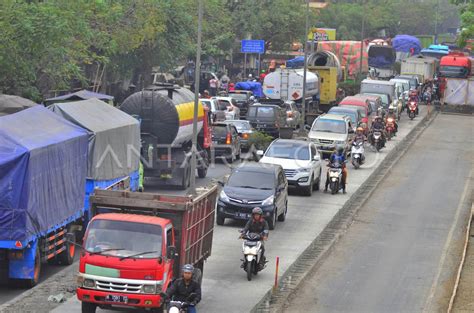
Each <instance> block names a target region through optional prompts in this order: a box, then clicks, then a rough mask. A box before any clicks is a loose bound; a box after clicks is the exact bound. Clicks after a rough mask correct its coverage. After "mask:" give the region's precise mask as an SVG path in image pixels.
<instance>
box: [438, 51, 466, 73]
mask: <svg viewBox="0 0 474 313" xmlns="http://www.w3.org/2000/svg"><path fill="white" fill-rule="evenodd" d="M471 67H472V61H471V59H470V58H469V56H467V55H464V53H462V52H450V53H449V54H448V55H446V56H444V57H442V58H441V60H440V63H439V76H440V77H443V78H467V77H468V76H469V75H470V74H471Z"/></svg>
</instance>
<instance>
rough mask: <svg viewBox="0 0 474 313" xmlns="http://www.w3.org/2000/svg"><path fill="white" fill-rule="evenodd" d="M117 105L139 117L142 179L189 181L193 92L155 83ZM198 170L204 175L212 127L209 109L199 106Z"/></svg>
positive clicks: (174, 183) (185, 183) (177, 183)
mask: <svg viewBox="0 0 474 313" xmlns="http://www.w3.org/2000/svg"><path fill="white" fill-rule="evenodd" d="M120 109H121V110H122V111H124V112H126V113H128V114H130V115H132V116H136V117H138V118H139V119H140V120H141V126H140V128H141V129H140V133H141V148H140V154H141V160H142V163H143V170H144V171H143V175H144V179H145V182H147V181H150V182H153V183H159V184H162V185H171V186H178V187H180V188H181V189H186V188H187V187H189V185H190V180H191V175H195V173H191V162H190V160H191V147H192V136H193V115H194V93H192V92H191V91H190V90H188V89H185V88H182V87H179V86H175V85H171V84H158V85H154V86H152V87H149V88H146V89H145V90H143V91H139V92H136V93H134V94H132V95H130V96H129V97H128V98H127V99H125V101H124V102H123V103H122V105H121V106H120ZM197 126H198V128H197V131H198V141H197V147H196V148H197V151H196V158H197V173H198V176H199V177H200V178H204V177H206V175H207V169H208V167H209V160H210V144H211V129H210V119H209V112H208V110H206V109H204V107H203V105H202V104H201V102H199V107H198V123H197Z"/></svg>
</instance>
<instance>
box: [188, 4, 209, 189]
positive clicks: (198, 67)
mask: <svg viewBox="0 0 474 313" xmlns="http://www.w3.org/2000/svg"><path fill="white" fill-rule="evenodd" d="M201 33H202V0H198V33H197V49H196V70H195V71H194V72H195V73H194V75H195V76H194V116H193V140H192V147H191V182H190V185H191V193H192V194H193V195H195V194H196V151H197V136H198V133H197V119H198V109H199V79H200V77H201ZM204 118H205V117H204Z"/></svg>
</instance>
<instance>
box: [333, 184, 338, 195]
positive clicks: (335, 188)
mask: <svg viewBox="0 0 474 313" xmlns="http://www.w3.org/2000/svg"><path fill="white" fill-rule="evenodd" d="M338 191H339V182H331V194H332V195H335V194H336V193H337V192H338Z"/></svg>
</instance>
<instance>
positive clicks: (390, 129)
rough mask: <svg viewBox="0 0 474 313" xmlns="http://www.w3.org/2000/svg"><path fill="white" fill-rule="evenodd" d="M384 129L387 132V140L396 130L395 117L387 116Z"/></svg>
mask: <svg viewBox="0 0 474 313" xmlns="http://www.w3.org/2000/svg"><path fill="white" fill-rule="evenodd" d="M385 131H386V132H387V140H390V139H392V136H393V135H394V134H395V133H396V132H397V129H396V127H395V119H394V118H393V117H388V118H387V121H386V123H385Z"/></svg>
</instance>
